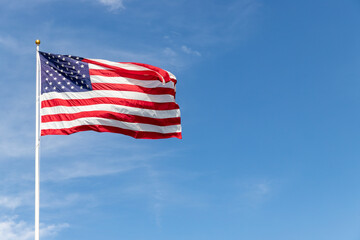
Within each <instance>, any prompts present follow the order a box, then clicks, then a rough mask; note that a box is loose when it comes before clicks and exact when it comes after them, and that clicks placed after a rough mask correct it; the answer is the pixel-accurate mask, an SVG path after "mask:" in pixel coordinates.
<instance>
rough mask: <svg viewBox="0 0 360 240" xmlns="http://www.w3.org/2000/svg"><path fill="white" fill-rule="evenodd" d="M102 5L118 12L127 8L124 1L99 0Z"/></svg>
mask: <svg viewBox="0 0 360 240" xmlns="http://www.w3.org/2000/svg"><path fill="white" fill-rule="evenodd" d="M98 1H99V2H100V3H101V4H104V5H105V6H107V7H109V8H110V10H117V9H119V8H125V7H124V4H123V0H98Z"/></svg>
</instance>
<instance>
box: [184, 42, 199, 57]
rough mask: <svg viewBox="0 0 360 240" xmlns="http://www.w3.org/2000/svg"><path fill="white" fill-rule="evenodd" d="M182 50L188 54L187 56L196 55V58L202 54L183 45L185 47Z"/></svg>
mask: <svg viewBox="0 0 360 240" xmlns="http://www.w3.org/2000/svg"><path fill="white" fill-rule="evenodd" d="M181 50H182V51H183V52H184V53H186V54H190V55H195V56H198V57H200V56H201V53H200V52H198V51H195V50H192V49H191V48H189V47H187V46H185V45H183V46H182V47H181Z"/></svg>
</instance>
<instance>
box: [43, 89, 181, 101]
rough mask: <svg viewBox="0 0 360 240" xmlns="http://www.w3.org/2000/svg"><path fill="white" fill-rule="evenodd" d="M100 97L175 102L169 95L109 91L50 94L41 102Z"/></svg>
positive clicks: (45, 95) (44, 94)
mask: <svg viewBox="0 0 360 240" xmlns="http://www.w3.org/2000/svg"><path fill="white" fill-rule="evenodd" d="M98 97H109V98H112V97H114V98H125V99H132V100H140V101H148V102H157V103H167V102H175V99H174V96H172V95H169V94H164V95H152V94H147V93H139V92H130V91H110V90H109V91H107V90H94V91H87V92H62V93H60V92H48V93H43V94H42V95H41V101H44V100H51V99H89V98H98Z"/></svg>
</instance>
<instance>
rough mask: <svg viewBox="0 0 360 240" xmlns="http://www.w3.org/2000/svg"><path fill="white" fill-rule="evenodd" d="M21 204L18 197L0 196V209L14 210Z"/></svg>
mask: <svg viewBox="0 0 360 240" xmlns="http://www.w3.org/2000/svg"><path fill="white" fill-rule="evenodd" d="M21 204H22V200H21V198H20V197H8V196H0V207H3V208H10V209H15V208H17V207H19V206H20V205H21Z"/></svg>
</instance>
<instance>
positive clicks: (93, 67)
mask: <svg viewBox="0 0 360 240" xmlns="http://www.w3.org/2000/svg"><path fill="white" fill-rule="evenodd" d="M88 64H89V69H96V70H111V68H107V67H103V66H99V65H96V64H92V63H88Z"/></svg>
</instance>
